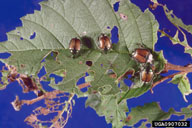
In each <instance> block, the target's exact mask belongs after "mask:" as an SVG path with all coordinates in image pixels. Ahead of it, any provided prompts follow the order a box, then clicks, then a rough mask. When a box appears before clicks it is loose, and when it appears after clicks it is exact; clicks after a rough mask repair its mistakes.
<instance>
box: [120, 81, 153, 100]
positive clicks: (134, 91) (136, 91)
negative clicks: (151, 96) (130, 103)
mask: <svg viewBox="0 0 192 128" xmlns="http://www.w3.org/2000/svg"><path fill="white" fill-rule="evenodd" d="M134 86H136V87H134ZM150 88H151V86H150V84H144V83H142V82H140V81H138V82H136V83H135V84H134V85H133V86H132V88H130V89H129V90H128V91H127V92H123V93H121V98H120V99H119V101H118V103H121V102H122V101H123V100H125V99H130V98H136V97H138V96H141V95H143V94H144V93H146V92H147V91H148V90H149V89H150Z"/></svg>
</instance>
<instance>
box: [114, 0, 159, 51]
mask: <svg viewBox="0 0 192 128" xmlns="http://www.w3.org/2000/svg"><path fill="white" fill-rule="evenodd" d="M118 14H119V16H120V18H121V19H120V20H119V23H120V26H121V29H122V31H123V35H122V36H123V37H124V38H125V42H126V44H127V47H128V49H129V51H130V52H132V51H133V50H135V48H138V44H142V45H145V46H147V47H148V48H150V49H152V50H154V45H155V43H156V42H157V31H158V28H159V25H158V23H157V21H156V20H155V17H154V16H153V14H152V13H151V12H150V11H149V10H148V9H146V10H145V11H144V13H143V12H142V11H141V10H140V9H139V8H138V7H137V6H136V5H134V4H132V3H131V2H130V1H129V0H122V1H120V5H119V11H118ZM120 37H121V35H120Z"/></svg>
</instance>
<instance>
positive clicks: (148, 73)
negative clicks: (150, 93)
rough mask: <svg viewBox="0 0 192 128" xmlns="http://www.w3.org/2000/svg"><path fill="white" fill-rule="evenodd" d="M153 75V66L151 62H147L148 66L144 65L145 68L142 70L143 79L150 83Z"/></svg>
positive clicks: (141, 76)
mask: <svg viewBox="0 0 192 128" xmlns="http://www.w3.org/2000/svg"><path fill="white" fill-rule="evenodd" d="M153 76H154V74H153V70H152V68H151V64H150V63H147V65H146V67H144V68H143V70H142V71H141V72H140V78H141V81H143V82H145V83H149V82H151V81H152V80H153Z"/></svg>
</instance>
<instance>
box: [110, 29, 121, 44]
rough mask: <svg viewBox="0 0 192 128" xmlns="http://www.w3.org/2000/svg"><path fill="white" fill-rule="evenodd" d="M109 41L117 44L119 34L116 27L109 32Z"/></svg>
mask: <svg viewBox="0 0 192 128" xmlns="http://www.w3.org/2000/svg"><path fill="white" fill-rule="evenodd" d="M111 41H112V43H117V42H118V41H119V32H118V28H117V26H114V27H113V28H112V30H111Z"/></svg>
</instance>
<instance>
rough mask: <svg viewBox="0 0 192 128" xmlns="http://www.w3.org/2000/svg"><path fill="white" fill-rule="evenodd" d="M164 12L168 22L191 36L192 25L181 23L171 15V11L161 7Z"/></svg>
mask: <svg viewBox="0 0 192 128" xmlns="http://www.w3.org/2000/svg"><path fill="white" fill-rule="evenodd" d="M163 9H164V12H165V14H166V16H167V18H168V19H169V21H170V22H171V23H172V24H173V25H175V26H176V27H181V28H183V29H185V30H186V31H188V32H189V33H191V34H192V25H185V24H184V23H183V21H182V20H181V19H179V18H177V16H176V15H175V14H174V13H173V10H169V9H168V8H167V6H166V5H164V6H163Z"/></svg>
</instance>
